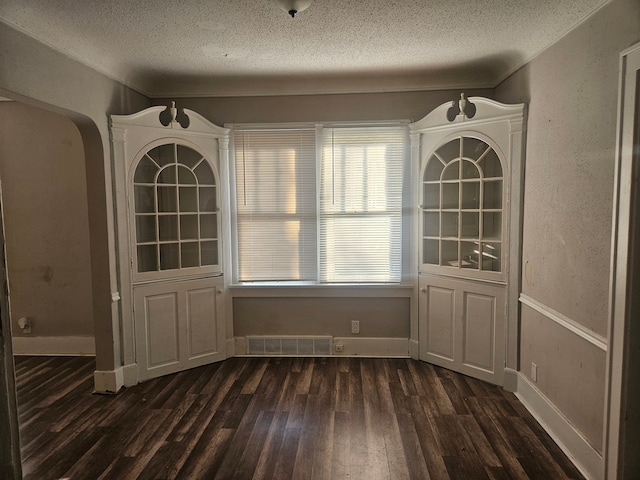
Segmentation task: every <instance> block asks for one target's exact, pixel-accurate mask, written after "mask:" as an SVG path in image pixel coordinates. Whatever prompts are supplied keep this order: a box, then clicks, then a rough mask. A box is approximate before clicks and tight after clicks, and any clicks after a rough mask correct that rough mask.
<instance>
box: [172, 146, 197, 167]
mask: <svg viewBox="0 0 640 480" xmlns="http://www.w3.org/2000/svg"><path fill="white" fill-rule="evenodd" d="M200 160H202V155H200V154H199V153H198V152H196V151H195V150H194V149H193V148H189V147H185V146H184V145H178V163H182V164H183V165H186V166H187V167H189V168H193V167H195V166H196V165H197V164H198V162H199V161H200Z"/></svg>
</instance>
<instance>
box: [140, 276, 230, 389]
mask: <svg viewBox="0 0 640 480" xmlns="http://www.w3.org/2000/svg"><path fill="white" fill-rule="evenodd" d="M220 292H223V279H222V277H213V278H202V279H198V280H185V281H172V282H160V283H153V284H145V285H137V286H134V288H133V297H134V305H135V312H134V316H135V327H136V351H137V352H138V355H137V363H138V378H139V380H140V381H142V380H147V379H149V378H154V377H158V376H161V375H167V374H170V373H175V372H179V371H182V370H186V369H188V368H193V367H197V366H200V365H205V364H207V363H211V362H217V361H220V360H224V358H225V334H224V309H223V303H224V302H223V301H222V295H223V293H220Z"/></svg>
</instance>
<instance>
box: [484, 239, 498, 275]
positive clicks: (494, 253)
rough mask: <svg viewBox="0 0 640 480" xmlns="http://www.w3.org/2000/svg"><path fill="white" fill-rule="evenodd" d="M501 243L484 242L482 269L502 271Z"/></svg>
mask: <svg viewBox="0 0 640 480" xmlns="http://www.w3.org/2000/svg"><path fill="white" fill-rule="evenodd" d="M501 252H502V248H501V244H500V243H483V244H482V270H487V271H490V272H499V271H501V265H500V263H501V262H500V257H501V255H502V253H501Z"/></svg>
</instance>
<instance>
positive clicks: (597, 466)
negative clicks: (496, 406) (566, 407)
mask: <svg viewBox="0 0 640 480" xmlns="http://www.w3.org/2000/svg"><path fill="white" fill-rule="evenodd" d="M516 396H517V397H518V399H519V400H520V401H521V402H522V404H523V405H524V406H525V407H526V408H527V410H529V412H530V413H531V415H533V417H534V418H535V419H536V420H537V421H538V423H540V425H541V426H542V428H544V429H545V431H546V432H547V433H548V434H549V435H550V436H551V438H552V439H553V441H554V442H556V444H558V446H559V447H560V449H562V451H563V452H564V453H565V454H566V455H567V456H568V457H569V459H570V460H571V461H572V462H573V463H574V465H575V466H576V468H577V469H578V470H580V472H581V473H582V474H583V475H584V476H585V477H586V478H587V479H600V478H603V471H604V459H603V457H602V455H600V454H599V453H598V452H597V451H596V450H595V449H594V448H593V447H592V446H591V444H590V443H589V442H588V441H587V439H586V438H585V437H584V436H583V435H582V433H580V431H578V430H577V429H576V428H575V427H574V426H573V425H571V423H570V422H569V420H567V418H566V417H565V416H564V415H563V414H562V412H560V410H558V409H557V408H556V406H555V405H554V404H553V403H552V402H551V401H550V400H549V399H548V398H547V397H545V396H544V395H543V393H542V392H541V391H540V390H538V389H537V388H536V387H535V385H533V384H532V383H531V382H529V380H528V379H527V378H526V377H525V376H524V375H523V374H522V373H519V374H518V390H517V391H516Z"/></svg>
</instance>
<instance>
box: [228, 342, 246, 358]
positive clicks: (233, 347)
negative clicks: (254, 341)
mask: <svg viewBox="0 0 640 480" xmlns="http://www.w3.org/2000/svg"><path fill="white" fill-rule="evenodd" d="M242 338H244V337H242ZM225 351H226V352H227V353H226V357H227V358H230V357H233V356H234V355H235V354H236V353H237V352H238V350H237V348H236V339H235V338H227V339H226V340H225Z"/></svg>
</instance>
